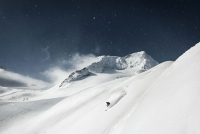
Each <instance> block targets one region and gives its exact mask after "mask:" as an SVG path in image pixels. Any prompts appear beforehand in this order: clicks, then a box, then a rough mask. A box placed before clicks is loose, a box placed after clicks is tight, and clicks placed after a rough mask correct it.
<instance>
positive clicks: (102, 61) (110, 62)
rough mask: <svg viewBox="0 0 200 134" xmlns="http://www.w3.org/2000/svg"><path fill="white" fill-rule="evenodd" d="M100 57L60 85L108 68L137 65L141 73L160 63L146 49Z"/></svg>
mask: <svg viewBox="0 0 200 134" xmlns="http://www.w3.org/2000/svg"><path fill="white" fill-rule="evenodd" d="M98 59H99V61H98V62H93V63H92V64H91V65H89V66H87V67H85V68H83V69H81V70H77V71H75V72H73V73H71V74H70V75H69V77H68V78H67V79H65V80H64V81H63V82H62V83H61V85H60V87H62V86H63V85H65V83H70V82H72V81H76V80H80V79H83V78H85V77H87V76H89V75H90V74H91V72H92V73H103V72H104V71H105V70H106V69H114V70H126V69H131V68H134V67H137V73H141V72H144V71H146V70H148V69H150V68H152V67H154V66H156V65H158V62H157V61H155V60H154V59H153V58H151V56H149V55H148V54H146V52H145V51H141V52H136V53H132V54H129V55H127V56H125V57H119V56H105V55H103V56H99V57H98Z"/></svg>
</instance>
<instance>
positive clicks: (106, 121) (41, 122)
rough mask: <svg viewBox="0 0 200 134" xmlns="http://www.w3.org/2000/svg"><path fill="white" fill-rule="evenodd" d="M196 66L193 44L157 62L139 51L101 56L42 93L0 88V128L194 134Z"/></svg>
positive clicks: (39, 132) (55, 133) (41, 133)
mask: <svg viewBox="0 0 200 134" xmlns="http://www.w3.org/2000/svg"><path fill="white" fill-rule="evenodd" d="M199 66H200V44H197V45H196V46H194V47H193V48H191V49H189V50H188V51H187V52H185V53H184V54H183V55H182V56H180V57H179V58H178V59H177V60H176V61H175V62H172V61H166V62H163V63H160V64H158V63H157V62H156V61H155V60H154V59H153V58H151V57H150V56H149V55H147V54H146V53H145V52H143V51H142V52H138V53H133V54H130V55H127V56H125V57H117V56H101V57H99V61H98V62H95V63H92V64H91V65H89V66H87V67H85V68H83V69H81V70H77V71H75V72H73V73H72V74H71V75H70V76H68V77H67V76H66V79H65V80H64V81H62V82H60V84H58V85H55V86H54V87H52V88H50V89H48V90H46V91H42V92H41V91H38V90H37V91H24V90H19V89H13V88H7V87H0V133H1V134H66V133H67V134H133V133H134V134H161V133H162V134H171V133H176V134H190V133H196V134H198V133H200V127H199V126H200V97H199V96H200V85H199V80H200V68H199ZM24 98H25V99H24ZM27 98H28V99H27Z"/></svg>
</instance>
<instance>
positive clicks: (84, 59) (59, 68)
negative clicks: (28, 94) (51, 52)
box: [42, 53, 98, 84]
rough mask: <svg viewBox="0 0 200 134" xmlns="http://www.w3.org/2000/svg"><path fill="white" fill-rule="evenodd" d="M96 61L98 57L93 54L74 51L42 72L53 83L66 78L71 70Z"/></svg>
mask: <svg viewBox="0 0 200 134" xmlns="http://www.w3.org/2000/svg"><path fill="white" fill-rule="evenodd" d="M96 61H98V58H97V57H96V56H95V55H93V54H88V55H82V54H79V53H76V54H74V55H73V56H72V57H71V58H70V59H68V60H60V61H59V63H57V65H56V66H54V67H51V68H49V69H48V70H46V71H45V72H43V73H42V74H43V75H44V76H45V77H47V78H49V79H50V81H51V82H52V83H53V84H58V83H60V82H62V81H63V80H64V79H66V78H67V77H68V76H69V75H70V74H71V73H72V72H73V71H75V70H79V69H82V68H84V67H87V66H88V65H90V64H91V63H93V62H96Z"/></svg>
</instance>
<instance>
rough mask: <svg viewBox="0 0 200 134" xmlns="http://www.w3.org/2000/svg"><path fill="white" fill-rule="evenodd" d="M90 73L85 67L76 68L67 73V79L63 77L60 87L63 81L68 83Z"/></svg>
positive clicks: (63, 83)
mask: <svg viewBox="0 0 200 134" xmlns="http://www.w3.org/2000/svg"><path fill="white" fill-rule="evenodd" d="M88 75H90V72H89V70H88V69H87V68H83V69H81V70H77V71H75V72H73V73H71V74H70V75H69V77H68V78H67V79H65V80H64V81H63V82H62V83H61V84H60V87H62V86H63V85H65V83H70V82H71V81H75V80H80V79H82V78H84V77H86V76H88Z"/></svg>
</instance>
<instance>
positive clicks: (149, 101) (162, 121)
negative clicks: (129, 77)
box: [115, 44, 200, 134]
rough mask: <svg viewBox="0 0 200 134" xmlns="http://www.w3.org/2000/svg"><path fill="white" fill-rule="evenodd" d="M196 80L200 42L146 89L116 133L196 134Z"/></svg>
mask: <svg viewBox="0 0 200 134" xmlns="http://www.w3.org/2000/svg"><path fill="white" fill-rule="evenodd" d="M199 80H200V44H197V45H196V46H195V47H193V48H191V49H190V50H188V51H187V52H186V53H184V54H183V55H182V56H181V57H179V58H178V59H177V60H176V61H175V63H174V64H172V66H171V67H170V68H168V69H167V70H166V71H165V72H164V73H163V74H162V75H161V77H160V78H159V79H158V80H157V81H156V82H155V83H154V84H153V86H151V87H150V88H149V89H148V90H147V91H146V92H145V94H144V95H143V96H142V98H141V100H140V102H138V104H137V106H136V108H135V110H134V111H133V112H132V113H131V116H130V117H129V119H128V120H127V122H126V123H125V125H124V127H123V129H122V130H121V131H119V133H122V134H125V133H126V134H129V133H130V134H132V133H134V134H144V133H148V134H158V133H163V134H169V133H175V134H191V133H194V134H199V133H200V127H199V126H200V97H199V96H200V84H199V82H200V81H199ZM115 134H116V133H115Z"/></svg>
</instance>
